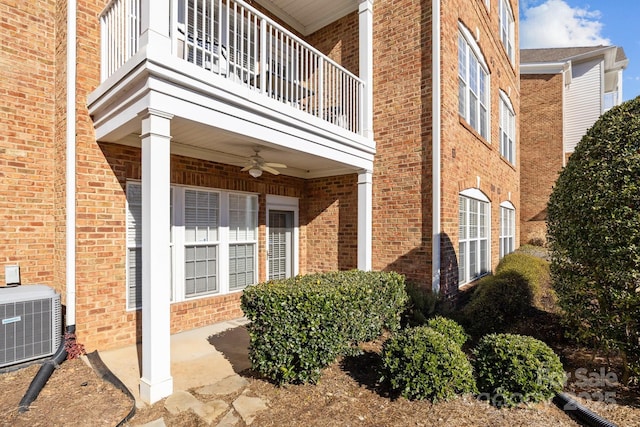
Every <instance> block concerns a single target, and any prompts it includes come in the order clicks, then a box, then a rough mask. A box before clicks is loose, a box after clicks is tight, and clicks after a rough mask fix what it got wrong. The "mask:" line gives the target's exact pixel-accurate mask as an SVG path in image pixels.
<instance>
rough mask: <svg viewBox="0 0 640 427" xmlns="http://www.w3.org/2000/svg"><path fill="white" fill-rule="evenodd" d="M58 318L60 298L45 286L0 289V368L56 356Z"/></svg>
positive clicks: (59, 316) (59, 318) (59, 325)
mask: <svg viewBox="0 0 640 427" xmlns="http://www.w3.org/2000/svg"><path fill="white" fill-rule="evenodd" d="M61 316H62V313H61V305H60V295H59V294H57V293H56V292H55V291H54V290H53V289H51V288H49V287H48V286H44V285H24V286H17V287H13V288H0V368H2V367H5V366H10V365H14V364H18V363H22V362H26V361H29V360H34V359H39V358H42V357H47V356H50V355H52V354H53V353H55V351H56V350H57V348H58V346H59V345H60V343H61V342H62V320H61Z"/></svg>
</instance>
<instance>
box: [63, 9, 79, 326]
mask: <svg viewBox="0 0 640 427" xmlns="http://www.w3.org/2000/svg"><path fill="white" fill-rule="evenodd" d="M76 8H77V4H76V0H68V1H67V132H66V133H67V143H66V149H67V156H66V162H67V164H66V180H65V181H66V192H65V194H66V196H65V197H66V213H67V219H66V224H65V229H66V269H65V271H66V284H67V286H66V290H67V298H66V305H67V310H66V316H65V317H66V325H67V327H69V326H73V327H74V328H75V324H76V232H75V231H76V57H77V52H76V39H77V33H76V31H77V28H76V13H77V12H76Z"/></svg>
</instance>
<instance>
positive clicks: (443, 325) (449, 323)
mask: <svg viewBox="0 0 640 427" xmlns="http://www.w3.org/2000/svg"><path fill="white" fill-rule="evenodd" d="M425 325H426V326H427V327H429V328H431V329H433V330H434V331H436V332H440V333H441V334H442V335H444V336H445V337H448V338H450V339H451V341H453V342H454V343H456V344H457V345H458V346H460V347H462V346H463V345H464V343H465V342H467V339H469V336H468V335H467V333H466V332H465V331H464V328H463V327H462V326H460V324H458V323H457V322H456V321H455V320H452V319H447V318H446V317H442V316H436V317H432V318H431V319H429V320H427V323H426V324H425Z"/></svg>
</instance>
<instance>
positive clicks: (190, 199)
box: [184, 189, 219, 242]
mask: <svg viewBox="0 0 640 427" xmlns="http://www.w3.org/2000/svg"><path fill="white" fill-rule="evenodd" d="M184 202H185V207H184V226H185V240H186V241H187V242H210V241H217V240H218V226H219V224H218V210H219V195H218V193H214V192H212V191H201V190H192V189H187V190H185V194H184Z"/></svg>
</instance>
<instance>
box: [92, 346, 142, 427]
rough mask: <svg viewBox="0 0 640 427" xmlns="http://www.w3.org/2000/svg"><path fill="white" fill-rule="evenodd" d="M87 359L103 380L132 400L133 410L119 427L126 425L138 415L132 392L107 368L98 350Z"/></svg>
mask: <svg viewBox="0 0 640 427" xmlns="http://www.w3.org/2000/svg"><path fill="white" fill-rule="evenodd" d="M87 359H89V362H90V363H91V367H92V368H93V369H94V370H95V371H96V372H97V373H98V374H100V377H101V378H102V379H103V380H105V381H109V382H110V383H111V384H113V385H114V386H115V387H116V388H117V389H118V390H120V391H122V392H123V393H124V394H125V395H127V396H128V397H129V399H131V402H132V406H131V410H130V411H129V413H128V414H127V415H126V416H125V417H124V418H123V419H122V421H120V422H119V423H118V427H120V426H122V425H124V424H125V423H126V422H127V421H129V420H130V419H131V418H133V416H134V415H135V414H136V398H135V397H134V396H133V394H132V393H131V390H129V389H128V388H127V386H125V385H124V383H123V382H122V381H120V378H118V377H116V376H115V374H114V373H113V372H111V370H110V369H109V368H108V367H107V365H105V364H104V362H103V361H102V359H101V358H100V355H99V354H98V350H95V351H93V352H91V353H88V354H87Z"/></svg>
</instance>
